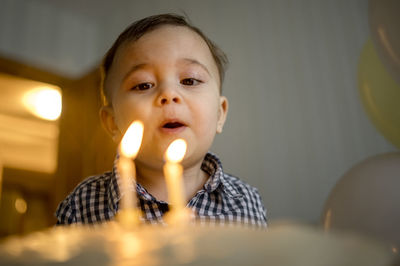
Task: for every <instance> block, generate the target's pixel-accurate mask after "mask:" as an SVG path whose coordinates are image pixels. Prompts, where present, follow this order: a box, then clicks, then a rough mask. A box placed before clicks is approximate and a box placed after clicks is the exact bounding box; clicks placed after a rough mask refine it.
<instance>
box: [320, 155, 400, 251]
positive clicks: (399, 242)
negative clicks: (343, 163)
mask: <svg viewBox="0 0 400 266" xmlns="http://www.w3.org/2000/svg"><path fill="white" fill-rule="evenodd" d="M399 189H400V152H393V153H386V154H381V155H377V156H374V157H371V158H368V159H366V160H364V161H363V162H361V163H359V164H357V165H356V166H354V167H353V168H352V169H350V170H349V171H348V172H347V173H346V174H345V175H344V176H343V177H342V178H341V179H340V180H339V181H338V183H337V184H336V186H335V187H334V189H333V190H332V192H331V194H330V195H329V197H328V200H327V201H326V203H325V208H324V211H323V215H322V223H323V225H324V228H325V230H331V229H341V230H351V231H354V232H358V233H363V234H365V235H369V236H370V237H375V238H378V239H379V240H383V241H386V242H387V243H389V244H390V245H391V247H392V249H393V250H396V251H399V248H400V193H399Z"/></svg>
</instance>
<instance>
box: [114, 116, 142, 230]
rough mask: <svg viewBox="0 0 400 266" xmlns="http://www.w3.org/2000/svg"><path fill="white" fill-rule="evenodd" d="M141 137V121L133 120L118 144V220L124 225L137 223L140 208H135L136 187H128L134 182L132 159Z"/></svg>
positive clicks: (134, 156) (136, 151)
mask: <svg viewBox="0 0 400 266" xmlns="http://www.w3.org/2000/svg"><path fill="white" fill-rule="evenodd" d="M142 138H143V123H142V122H140V121H134V122H133V123H132V124H131V125H130V126H129V128H128V130H127V131H126V132H125V135H124V137H123V138H122V140H121V143H120V146H119V152H120V158H119V162H118V166H117V167H118V172H119V175H120V181H121V187H120V188H119V189H120V192H121V195H122V198H121V203H120V210H119V213H118V220H119V221H120V222H121V223H122V224H123V225H125V226H132V225H135V224H138V223H139V217H140V210H138V208H137V197H136V188H135V187H134V188H133V189H131V188H130V186H131V185H132V184H133V185H134V186H135V184H136V169H135V164H134V161H133V160H134V159H135V158H136V155H137V153H138V152H139V149H140V145H141V143H142Z"/></svg>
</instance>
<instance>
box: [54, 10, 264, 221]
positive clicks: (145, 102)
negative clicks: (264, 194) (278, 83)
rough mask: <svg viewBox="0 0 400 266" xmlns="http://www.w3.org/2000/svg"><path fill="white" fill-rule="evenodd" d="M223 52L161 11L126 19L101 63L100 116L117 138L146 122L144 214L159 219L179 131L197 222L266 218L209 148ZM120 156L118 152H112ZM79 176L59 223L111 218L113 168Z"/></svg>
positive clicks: (220, 120)
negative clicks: (169, 154) (170, 150)
mask: <svg viewBox="0 0 400 266" xmlns="http://www.w3.org/2000/svg"><path fill="white" fill-rule="evenodd" d="M226 64H227V59H226V56H225V54H224V53H223V52H222V51H221V50H220V49H219V48H218V47H217V46H216V45H215V44H214V43H213V42H212V41H211V40H209V39H208V38H207V37H206V36H205V35H204V34H203V33H202V32H201V31H200V30H199V29H198V28H196V27H194V26H192V25H190V24H189V23H188V22H187V21H186V20H185V18H184V17H181V16H178V15H174V14H162V15H155V16H150V17H147V18H144V19H142V20H139V21H136V22H134V23H133V24H131V25H130V26H129V27H128V28H127V29H126V30H125V31H124V32H122V33H121V35H120V36H119V37H118V39H117V40H116V41H115V43H114V44H113V46H112V47H111V48H110V50H109V51H108V52H107V54H106V56H105V58H104V60H103V64H102V70H103V84H102V95H103V100H104V106H103V107H102V109H101V111H100V116H101V121H102V123H103V125H104V127H105V128H106V130H107V132H108V133H109V134H110V135H111V137H112V138H113V140H114V141H115V142H117V143H119V141H120V140H121V138H122V136H123V134H124V132H125V131H126V129H127V128H128V127H129V125H130V123H131V122H132V121H134V120H140V121H142V122H143V124H144V135H143V140H142V145H141V148H140V151H139V153H138V156H137V158H136V159H135V165H136V171H137V183H136V191H137V197H138V202H139V204H140V208H141V210H142V212H143V219H144V220H145V221H146V222H148V223H160V222H163V215H164V214H165V213H166V212H168V210H169V205H168V194H167V190H166V187H167V186H166V184H165V178H164V174H163V164H164V159H163V156H164V153H165V151H166V149H167V147H168V145H169V144H170V143H171V142H172V141H173V140H175V139H177V138H183V139H185V140H186V142H187V145H188V146H187V147H188V148H187V152H186V154H185V158H184V160H183V161H182V166H183V167H184V172H183V183H184V189H185V195H184V196H185V200H186V201H187V207H188V208H190V209H191V210H192V211H193V213H194V215H195V217H196V221H198V222H200V223H216V224H224V223H239V224H245V225H251V226H257V227H265V226H266V225H267V220H266V211H265V208H264V206H263V204H262V202H261V198H260V196H259V194H258V191H257V189H256V188H253V187H251V186H250V185H248V184H246V183H244V182H243V181H241V180H239V179H238V178H236V177H234V176H232V175H229V174H227V173H225V172H224V171H223V169H222V165H221V162H220V160H219V159H218V158H217V156H216V155H214V154H211V153H209V152H208V150H209V148H210V147H211V145H212V142H213V139H214V137H215V134H216V133H220V132H222V128H223V125H224V123H225V119H226V115H227V112H228V100H227V99H226V98H225V97H224V96H222V95H221V88H222V82H223V79H224V72H225V67H226ZM117 157H118V156H117ZM117 160H118V158H117V159H116V162H115V163H114V168H113V170H112V171H111V172H106V173H104V174H102V175H99V176H92V177H89V178H87V179H85V180H84V181H83V182H82V183H80V184H79V185H78V186H77V187H76V188H75V189H74V191H73V192H72V193H71V194H70V195H69V196H68V197H67V198H66V199H65V200H64V201H63V202H61V203H60V205H59V206H58V208H57V211H56V216H57V219H58V222H57V223H58V224H71V223H83V224H88V223H98V222H103V221H107V220H111V219H113V217H114V216H115V215H116V214H117V212H118V209H119V203H120V200H121V197H123V195H121V194H120V192H119V191H120V190H119V183H120V177H119V174H118V170H117V168H116V165H118V163H117Z"/></svg>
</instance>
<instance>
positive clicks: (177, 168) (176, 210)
mask: <svg viewBox="0 0 400 266" xmlns="http://www.w3.org/2000/svg"><path fill="white" fill-rule="evenodd" d="M186 147H187V145H186V141H185V140H183V139H177V140H175V141H173V142H172V143H171V144H170V145H169V147H168V149H167V151H166V152H165V158H166V160H167V162H166V163H165V165H164V175H165V180H166V183H167V189H168V200H169V206H170V208H171V210H170V214H169V215H167V217H166V220H168V221H169V222H170V223H176V222H179V221H183V220H186V219H187V218H188V215H187V214H188V213H187V210H186V208H185V206H186V204H185V196H184V189H183V181H182V173H183V167H182V165H181V164H180V162H181V161H182V159H183V157H184V156H185V152H186Z"/></svg>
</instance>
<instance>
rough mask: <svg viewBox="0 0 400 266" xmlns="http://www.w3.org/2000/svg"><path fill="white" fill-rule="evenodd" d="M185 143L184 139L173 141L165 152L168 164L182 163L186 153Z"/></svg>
mask: <svg viewBox="0 0 400 266" xmlns="http://www.w3.org/2000/svg"><path fill="white" fill-rule="evenodd" d="M186 147H187V145H186V141H185V140H184V139H177V140H174V141H173V142H172V143H171V144H170V145H169V146H168V149H167V151H166V152H165V157H166V159H167V161H168V162H171V163H179V162H181V161H182V159H183V157H184V156H185V153H186Z"/></svg>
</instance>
